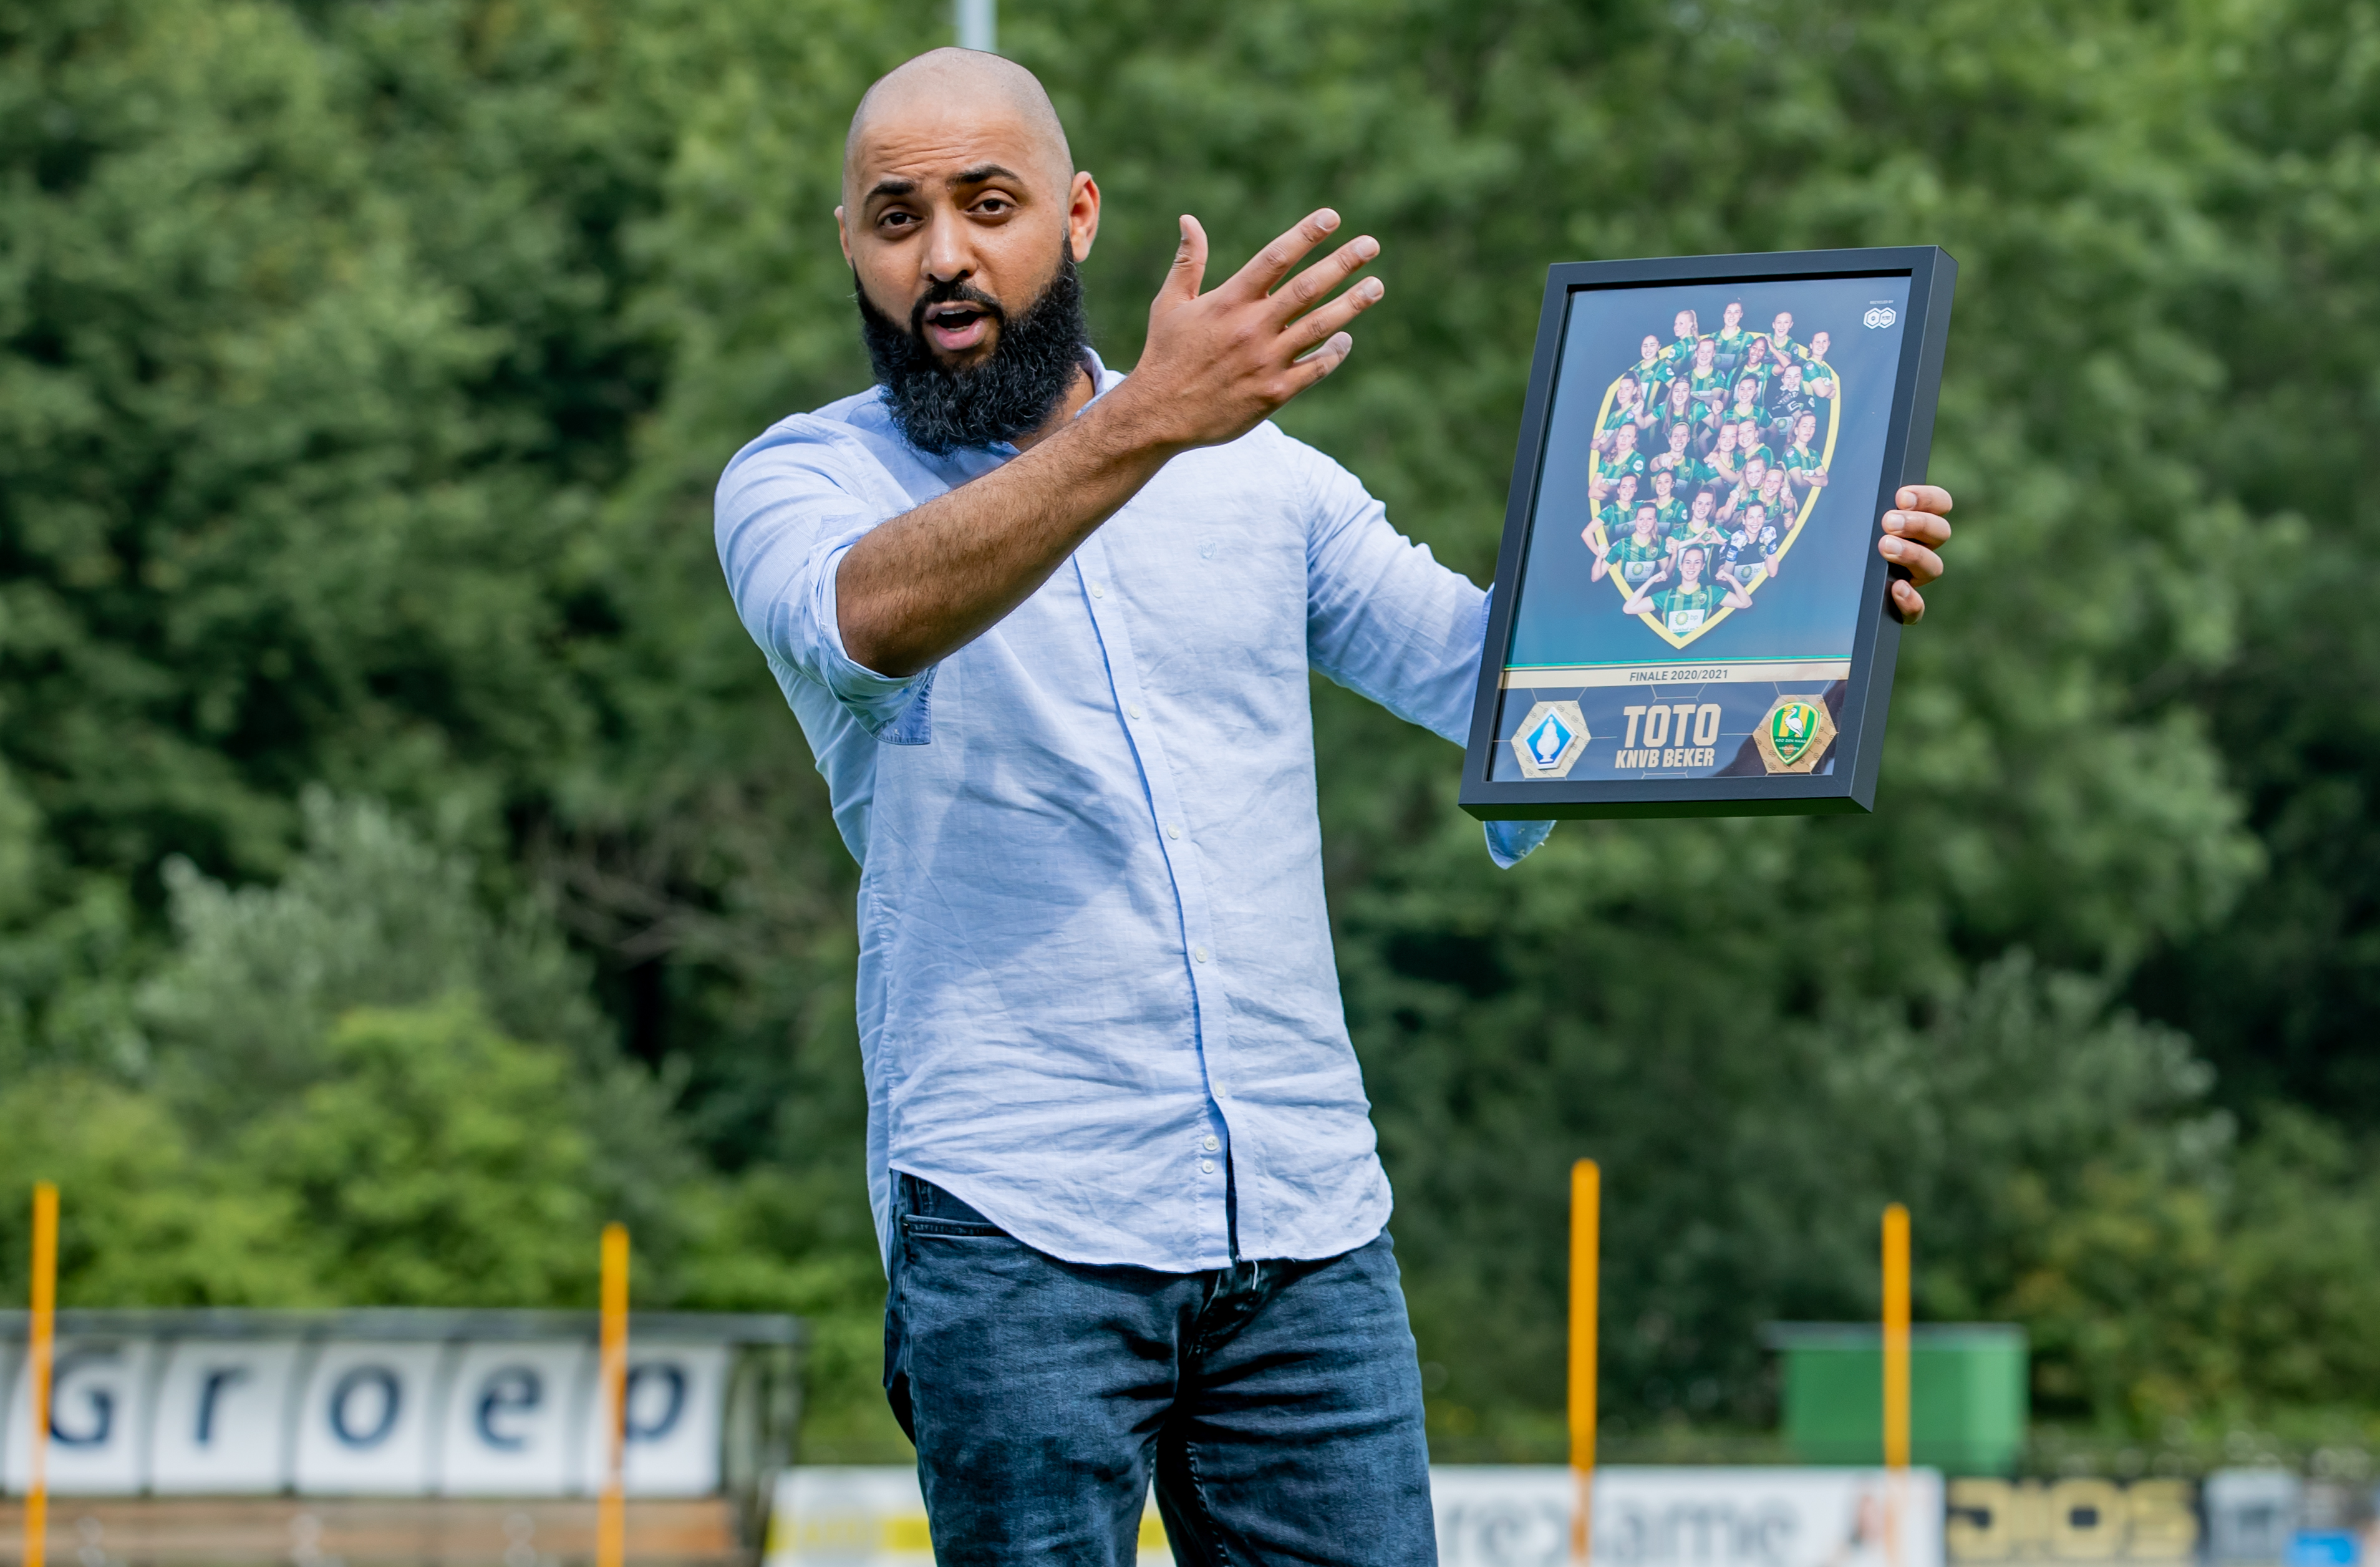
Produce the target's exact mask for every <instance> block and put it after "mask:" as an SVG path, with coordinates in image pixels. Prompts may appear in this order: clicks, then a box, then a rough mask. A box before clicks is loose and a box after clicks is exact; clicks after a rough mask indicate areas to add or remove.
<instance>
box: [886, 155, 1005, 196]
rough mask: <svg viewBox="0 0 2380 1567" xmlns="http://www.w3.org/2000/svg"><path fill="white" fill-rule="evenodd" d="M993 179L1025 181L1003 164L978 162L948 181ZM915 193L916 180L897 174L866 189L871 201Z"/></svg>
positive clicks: (973, 182)
mask: <svg viewBox="0 0 2380 1567" xmlns="http://www.w3.org/2000/svg"><path fill="white" fill-rule="evenodd" d="M995 179H1005V180H1010V181H1013V182H1014V183H1015V184H1018V185H1022V184H1024V183H1025V176H1023V175H1020V174H1018V173H1017V172H1016V171H1015V170H1014V169H1012V168H1010V167H1009V166H1008V165H1007V164H977V165H976V166H975V167H974V168H971V169H962V170H960V171H959V172H958V173H957V174H955V175H953V176H951V181H950V182H951V184H952V185H953V186H954V187H956V186H963V185H984V184H988V183H989V182H990V181H992V180H995ZM916 194H917V181H916V180H914V179H904V178H902V177H901V176H898V175H893V176H887V177H886V178H883V179H880V180H878V181H877V182H876V184H875V185H874V186H873V187H872V188H870V189H869V190H868V200H871V201H873V200H876V199H877V198H878V197H880V196H914V195H916Z"/></svg>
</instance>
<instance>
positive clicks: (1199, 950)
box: [1190, 947, 1207, 963]
mask: <svg viewBox="0 0 2380 1567" xmlns="http://www.w3.org/2000/svg"><path fill="white" fill-rule="evenodd" d="M1190 955H1191V956H1192V957H1195V958H1196V959H1197V960H1198V961H1199V962H1200V963H1204V962H1206V961H1207V949H1206V948H1204V947H1194V948H1192V949H1191V951H1190Z"/></svg>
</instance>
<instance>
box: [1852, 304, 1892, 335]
mask: <svg viewBox="0 0 2380 1567" xmlns="http://www.w3.org/2000/svg"><path fill="white" fill-rule="evenodd" d="M1860 320H1861V321H1863V322H1866V323H1867V325H1868V326H1870V327H1872V328H1876V329H1882V328H1884V327H1888V326H1890V325H1891V324H1892V323H1893V322H1897V321H1899V320H1900V311H1898V310H1894V309H1893V308H1892V307H1891V306H1890V305H1870V306H1869V307H1868V311H1867V314H1865V315H1864V316H1862V317H1860Z"/></svg>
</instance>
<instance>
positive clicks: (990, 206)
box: [975, 196, 1013, 217]
mask: <svg viewBox="0 0 2380 1567" xmlns="http://www.w3.org/2000/svg"><path fill="white" fill-rule="evenodd" d="M1012 205H1013V203H1012V202H1010V201H1009V200H1008V199H1007V198H1006V197H1003V196H987V197H985V198H984V199H983V200H980V201H977V203H976V204H975V210H976V211H977V212H978V213H984V214H985V215H987V216H990V217H997V216H999V215H1000V214H1001V213H1004V212H1006V211H1008V210H1009V208H1010V207H1011V206H1012Z"/></svg>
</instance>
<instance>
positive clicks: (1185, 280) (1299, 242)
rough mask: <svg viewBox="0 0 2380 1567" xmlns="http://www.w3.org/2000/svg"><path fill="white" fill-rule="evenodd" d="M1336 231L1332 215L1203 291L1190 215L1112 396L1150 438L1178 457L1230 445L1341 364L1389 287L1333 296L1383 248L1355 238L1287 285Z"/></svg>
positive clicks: (1203, 265) (1316, 218) (1202, 238)
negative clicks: (1359, 325) (1126, 372)
mask: <svg viewBox="0 0 2380 1567" xmlns="http://www.w3.org/2000/svg"><path fill="white" fill-rule="evenodd" d="M1338 227H1339V214H1338V213H1334V212H1332V211H1331V210H1330V208H1328V207H1325V208H1323V209H1321V210H1320V211H1319V212H1317V213H1312V214H1311V215H1309V216H1308V217H1306V218H1305V220H1304V221H1303V222H1301V223H1299V224H1298V225H1296V226H1295V227H1294V228H1292V229H1290V230H1289V231H1288V232H1287V233H1286V234H1283V235H1282V236H1281V237H1279V238H1278V239H1275V240H1274V241H1273V242H1272V243H1271V244H1269V245H1267V246H1266V247H1265V248H1264V249H1261V250H1258V251H1257V253H1256V255H1255V256H1253V257H1251V258H1250V259H1249V261H1248V263H1247V265H1245V266H1244V267H1242V268H1241V269H1240V270H1239V271H1238V272H1236V273H1233V274H1232V276H1231V277H1229V278H1228V279H1226V280H1225V281H1224V282H1223V283H1221V284H1220V285H1217V286H1216V287H1214V288H1212V289H1209V290H1206V291H1204V292H1201V285H1203V283H1204V282H1205V279H1206V275H1207V231H1206V230H1205V229H1203V228H1201V227H1200V226H1199V225H1198V220H1197V219H1196V218H1194V217H1189V216H1186V215H1185V216H1184V218H1183V219H1182V247H1181V249H1179V250H1177V251H1176V252H1175V253H1174V257H1173V266H1172V271H1170V272H1169V273H1166V277H1165V284H1164V286H1163V287H1161V288H1160V289H1159V290H1158V291H1157V298H1156V299H1155V300H1154V301H1153V302H1152V303H1151V304H1150V305H1149V307H1148V342H1147V346H1146V347H1144V348H1143V349H1142V351H1141V356H1140V362H1139V363H1138V364H1137V365H1135V366H1134V367H1133V372H1132V375H1131V377H1130V378H1129V379H1128V380H1127V381H1126V382H1125V383H1124V384H1123V386H1122V387H1120V388H1118V389H1117V392H1116V393H1115V394H1114V397H1115V398H1123V399H1125V400H1126V401H1127V403H1128V405H1129V406H1130V407H1132V408H1133V409H1134V422H1135V425H1137V426H1139V427H1141V430H1142V431H1143V432H1144V433H1145V434H1146V435H1147V438H1149V439H1151V440H1153V441H1156V442H1158V443H1161V444H1163V445H1166V446H1170V447H1173V448H1177V449H1186V448H1188V447H1192V446H1212V445H1219V444H1220V443H1223V442H1226V441H1231V440H1234V439H1236V438H1237V437H1239V436H1241V435H1245V434H1246V433H1247V432H1248V431H1250V430H1252V429H1254V428H1255V427H1256V426H1257V424H1258V423H1259V422H1260V421H1262V420H1263V419H1267V418H1269V417H1270V416H1271V414H1272V413H1273V411H1274V410H1275V409H1277V408H1279V407H1281V405H1282V404H1284V403H1286V402H1288V401H1289V400H1290V399H1291V398H1292V397H1294V396H1296V395H1298V394H1299V393H1300V392H1303V391H1305V389H1306V388H1307V387H1309V386H1311V385H1313V384H1314V383H1316V382H1318V381H1320V380H1321V379H1322V378H1323V377H1324V376H1326V375H1329V374H1330V372H1331V371H1332V370H1337V369H1338V368H1339V366H1340V364H1341V362H1342V361H1343V360H1344V359H1345V358H1347V355H1348V353H1349V351H1350V350H1352V349H1353V348H1354V338H1352V337H1351V336H1349V335H1348V334H1347V332H1346V331H1345V328H1346V326H1347V324H1348V323H1349V322H1352V321H1354V319H1355V317H1357V316H1358V315H1360V314H1362V313H1363V312H1364V311H1365V310H1369V309H1370V308H1371V307H1372V306H1373V305H1375V304H1378V302H1379V299H1380V296H1381V295H1382V294H1384V293H1385V292H1387V289H1386V287H1385V285H1383V284H1382V283H1381V282H1380V280H1379V279H1378V278H1366V279H1365V280H1364V281H1362V282H1360V283H1358V284H1356V285H1355V286H1354V287H1353V288H1350V289H1347V290H1346V291H1345V292H1343V293H1341V294H1338V295H1337V296H1336V297H1335V298H1333V297H1332V291H1333V290H1335V289H1337V288H1338V287H1339V285H1341V284H1342V283H1344V282H1346V281H1347V279H1349V278H1351V277H1353V276H1354V274H1355V273H1357V272H1359V271H1361V270H1362V269H1363V268H1364V266H1365V265H1366V264H1367V263H1368V262H1369V261H1371V260H1372V258H1373V257H1375V256H1377V255H1378V254H1379V253H1380V246H1379V242H1378V240H1376V239H1374V238H1373V237H1371V236H1369V235H1359V236H1357V237H1355V238H1354V239H1351V240H1349V241H1348V242H1347V243H1345V244H1344V245H1342V246H1340V247H1339V249H1336V250H1334V251H1332V252H1331V253H1330V255H1328V256H1326V257H1324V258H1323V259H1322V260H1321V261H1317V262H1316V263H1315V264H1314V265H1312V266H1310V267H1308V268H1306V269H1305V271H1304V272H1302V273H1298V274H1297V275H1296V276H1295V277H1293V278H1290V277H1289V272H1290V269H1291V268H1292V267H1293V266H1295V265H1296V264H1297V262H1298V260H1299V259H1300V258H1301V257H1303V256H1304V255H1305V253H1306V252H1307V251H1309V250H1311V249H1314V247H1315V246H1317V245H1318V244H1320V243H1321V242H1322V241H1323V240H1324V239H1325V238H1327V237H1329V236H1330V234H1332V233H1333V232H1335V231H1336V230H1337V228H1338ZM1284 278H1288V279H1289V280H1288V281H1287V282H1286V283H1284V282H1282V280H1283V279H1284ZM1276 285H1279V286H1276ZM1111 400H1113V399H1112V398H1111Z"/></svg>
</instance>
